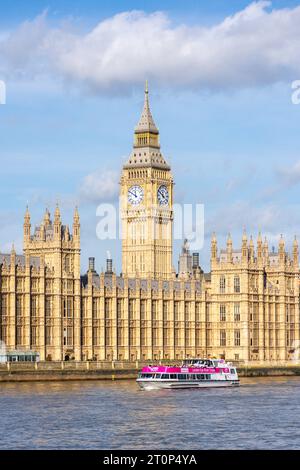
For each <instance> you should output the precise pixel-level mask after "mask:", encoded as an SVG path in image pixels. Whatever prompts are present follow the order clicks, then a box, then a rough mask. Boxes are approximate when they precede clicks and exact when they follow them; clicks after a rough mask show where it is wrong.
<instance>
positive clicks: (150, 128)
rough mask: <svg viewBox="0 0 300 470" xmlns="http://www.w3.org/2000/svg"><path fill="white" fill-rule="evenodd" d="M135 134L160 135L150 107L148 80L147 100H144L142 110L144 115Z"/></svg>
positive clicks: (146, 86)
mask: <svg viewBox="0 0 300 470" xmlns="http://www.w3.org/2000/svg"><path fill="white" fill-rule="evenodd" d="M134 130H135V133H137V132H138V133H139V132H151V133H153V134H158V129H157V127H156V125H155V122H154V120H153V117H152V114H151V111H150V105H149V91H148V80H146V84H145V98H144V106H143V110H142V114H141V117H140V120H139V122H138V125H137V126H136V127H135V129H134Z"/></svg>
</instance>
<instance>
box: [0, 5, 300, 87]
mask: <svg viewBox="0 0 300 470" xmlns="http://www.w3.org/2000/svg"><path fill="white" fill-rule="evenodd" d="M270 5H271V3H270V2H266V1H259V2H255V3H252V4H250V5H249V6H248V7H247V8H245V9H244V10H242V11H240V12H237V13H236V14H234V15H232V16H230V17H227V18H225V19H224V20H223V21H222V22H220V23H219V24H216V25H213V26H210V27H202V26H201V25H199V26H188V25H184V24H182V25H179V26H178V25H174V24H172V22H171V20H170V19H169V18H168V16H167V15H166V14H164V13H161V12H156V13H152V14H146V13H143V12H137V11H131V12H125V13H120V14H118V15H115V16H113V17H111V18H109V19H107V20H105V21H102V22H100V23H98V24H97V25H96V26H95V27H94V28H93V29H92V30H90V31H88V32H86V31H85V32H78V30H75V28H74V29H72V27H71V26H70V24H67V25H66V24H65V23H63V24H62V25H60V26H57V27H55V28H54V27H53V26H49V24H48V23H47V18H46V13H43V14H42V15H41V16H39V17H37V18H36V19H34V20H33V21H31V22H29V21H28V22H25V23H23V24H22V25H20V26H19V28H17V29H16V30H14V31H11V32H10V34H9V35H7V32H5V35H4V36H2V40H1V39H0V56H1V57H2V58H1V60H0V73H1V72H2V73H3V74H5V75H21V76H27V75H33V76H36V75H37V74H41V75H43V74H46V73H48V74H52V75H53V76H56V77H59V78H60V79H62V80H64V81H67V82H68V83H70V82H72V83H75V84H80V85H81V86H83V87H84V88H87V89H89V90H92V91H95V92H100V93H105V92H109V93H114V92H118V93H120V92H122V91H124V92H125V91H126V92H128V90H131V89H132V88H133V87H134V86H136V85H137V84H140V83H141V82H143V81H144V80H145V78H148V79H149V80H151V82H152V83H155V84H156V85H157V86H158V85H160V86H166V87H169V88H172V87H177V88H182V87H183V88H204V89H210V90H224V89H230V88H244V87H251V86H261V85H268V84H273V83H276V82H279V81H285V80H288V81H292V80H294V79H297V78H299V76H300V62H299V53H300V28H299V24H300V7H295V8H285V9H277V10H276V9H273V10H272V9H270V8H269V7H270ZM0 38H1V31H0Z"/></svg>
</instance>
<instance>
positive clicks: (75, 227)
mask: <svg viewBox="0 0 300 470" xmlns="http://www.w3.org/2000/svg"><path fill="white" fill-rule="evenodd" d="M73 237H74V240H75V241H76V243H78V244H79V246H80V217H79V212H78V207H77V206H76V207H75V211H74V216H73Z"/></svg>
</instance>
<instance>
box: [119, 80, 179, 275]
mask: <svg viewBox="0 0 300 470" xmlns="http://www.w3.org/2000/svg"><path fill="white" fill-rule="evenodd" d="M120 184H121V217H122V272H123V274H125V275H127V276H129V277H151V278H154V279H168V278H170V277H171V276H172V225H173V177H172V174H171V169H170V167H169V165H168V164H167V162H166V161H165V159H164V157H163V155H162V154H161V151H160V143H159V132H158V129H157V127H156V125H155V123H154V120H153V117H152V115H151V111H150V107H149V97H148V86H147V82H146V87H145V101H144V107H143V111H142V114H141V117H140V120H139V123H138V125H137V126H136V128H135V130H134V145H133V150H132V152H131V155H130V157H129V159H128V161H127V163H126V164H125V165H124V166H123V170H122V175H121V181H120Z"/></svg>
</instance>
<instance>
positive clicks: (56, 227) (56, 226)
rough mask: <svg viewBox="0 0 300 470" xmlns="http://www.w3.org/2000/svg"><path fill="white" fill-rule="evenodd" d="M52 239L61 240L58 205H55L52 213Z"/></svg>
mask: <svg viewBox="0 0 300 470" xmlns="http://www.w3.org/2000/svg"><path fill="white" fill-rule="evenodd" d="M54 237H55V238H56V239H61V219H60V210H59V207H58V204H56V208H55V212H54Z"/></svg>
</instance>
